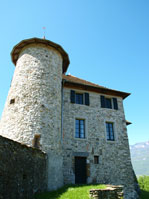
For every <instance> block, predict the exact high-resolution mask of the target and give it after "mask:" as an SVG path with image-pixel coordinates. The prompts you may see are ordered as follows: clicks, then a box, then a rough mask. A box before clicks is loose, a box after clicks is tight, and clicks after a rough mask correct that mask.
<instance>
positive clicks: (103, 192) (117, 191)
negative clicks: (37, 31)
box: [90, 186, 123, 199]
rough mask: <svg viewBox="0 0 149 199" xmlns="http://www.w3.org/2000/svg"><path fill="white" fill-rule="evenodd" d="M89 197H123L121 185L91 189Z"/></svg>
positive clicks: (96, 198)
mask: <svg viewBox="0 0 149 199" xmlns="http://www.w3.org/2000/svg"><path fill="white" fill-rule="evenodd" d="M90 199H123V187H122V186H114V187H113V186H108V187H107V188H106V189H91V190H90Z"/></svg>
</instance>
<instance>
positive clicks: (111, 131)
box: [106, 122, 115, 141]
mask: <svg viewBox="0 0 149 199" xmlns="http://www.w3.org/2000/svg"><path fill="white" fill-rule="evenodd" d="M106 136H107V140H109V141H114V140H115V136H114V127H113V123H112V122H106Z"/></svg>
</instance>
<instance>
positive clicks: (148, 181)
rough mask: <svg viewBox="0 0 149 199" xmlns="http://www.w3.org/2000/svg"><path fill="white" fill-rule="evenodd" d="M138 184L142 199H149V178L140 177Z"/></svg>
mask: <svg viewBox="0 0 149 199" xmlns="http://www.w3.org/2000/svg"><path fill="white" fill-rule="evenodd" d="M138 182H139V186H140V189H141V199H149V176H140V177H139V178H138Z"/></svg>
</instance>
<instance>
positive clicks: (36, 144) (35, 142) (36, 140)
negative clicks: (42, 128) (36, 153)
mask: <svg viewBox="0 0 149 199" xmlns="http://www.w3.org/2000/svg"><path fill="white" fill-rule="evenodd" d="M40 137H41V135H40V134H35V135H34V139H33V141H32V145H33V147H34V148H38V149H39V148H40Z"/></svg>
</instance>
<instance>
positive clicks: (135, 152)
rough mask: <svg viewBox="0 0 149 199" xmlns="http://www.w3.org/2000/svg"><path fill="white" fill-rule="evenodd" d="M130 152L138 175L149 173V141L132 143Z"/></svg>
mask: <svg viewBox="0 0 149 199" xmlns="http://www.w3.org/2000/svg"><path fill="white" fill-rule="evenodd" d="M130 152H131V160H132V164H133V168H134V170H135V173H136V175H137V176H139V175H149V141H147V142H141V143H137V144H135V145H131V146H130Z"/></svg>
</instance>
